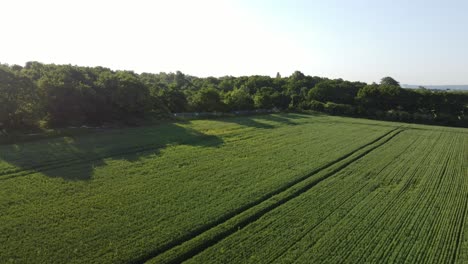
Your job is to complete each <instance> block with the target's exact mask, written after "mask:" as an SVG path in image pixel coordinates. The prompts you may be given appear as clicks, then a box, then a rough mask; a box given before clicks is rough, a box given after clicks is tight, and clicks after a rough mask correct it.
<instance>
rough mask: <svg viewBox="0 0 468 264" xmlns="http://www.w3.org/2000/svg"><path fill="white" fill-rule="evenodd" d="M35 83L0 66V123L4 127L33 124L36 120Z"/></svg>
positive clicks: (37, 116)
mask: <svg viewBox="0 0 468 264" xmlns="http://www.w3.org/2000/svg"><path fill="white" fill-rule="evenodd" d="M37 102H38V97H37V90H36V86H35V84H34V83H33V82H32V81H31V80H30V79H29V78H26V77H24V76H20V75H18V74H17V73H14V72H12V71H10V70H9V69H8V68H6V67H3V66H2V67H0V123H1V124H2V125H1V126H2V127H5V128H21V127H26V126H33V125H35V123H36V122H37V121H38V118H39V113H38V110H39V109H38V107H39V106H38V104H37Z"/></svg>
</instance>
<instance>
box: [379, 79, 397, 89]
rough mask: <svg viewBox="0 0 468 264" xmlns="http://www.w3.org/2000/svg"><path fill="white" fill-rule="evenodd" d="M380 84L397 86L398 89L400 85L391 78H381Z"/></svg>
mask: <svg viewBox="0 0 468 264" xmlns="http://www.w3.org/2000/svg"><path fill="white" fill-rule="evenodd" d="M380 84H381V85H393V86H398V87H400V83H399V82H397V81H396V80H395V79H393V78H392V77H389V76H387V77H383V78H382V80H380Z"/></svg>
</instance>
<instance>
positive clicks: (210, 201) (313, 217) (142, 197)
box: [0, 114, 468, 263]
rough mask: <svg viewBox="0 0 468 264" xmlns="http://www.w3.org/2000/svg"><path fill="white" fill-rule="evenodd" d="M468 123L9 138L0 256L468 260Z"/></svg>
mask: <svg viewBox="0 0 468 264" xmlns="http://www.w3.org/2000/svg"><path fill="white" fill-rule="evenodd" d="M467 146H468V130H466V129H456V128H442V127H434V126H421V125H409V124H401V123H391V122H380V121H369V120H364V119H353V118H343V117H334V116H328V115H302V114H273V115H263V116H254V117H234V118H222V119H215V120H192V121H179V122H172V123H165V124H161V125H157V126H146V127H138V128H127V129H120V130H109V131H106V130H102V131H96V132H94V133H92V134H87V135H81V136H76V137H59V138H51V139H44V140H38V141H33V142H25V143H19V144H9V145H2V146H0V183H1V185H0V212H1V213H0V223H1V225H0V262H1V263H7V262H12V263H15V262H57V263H63V262H72V263H128V262H132V263H143V262H150V263H178V262H183V261H187V262H189V263H227V262H232V263H245V262H251V263H266V262H280V263H285V262H287V263H288V262H294V261H297V262H300V263H318V262H329V263H337V262H347V263H362V262H423V263H454V262H458V263H464V262H466V261H468V224H466V222H467V221H468V217H466V214H468V211H467V203H468V179H467V176H468V152H467Z"/></svg>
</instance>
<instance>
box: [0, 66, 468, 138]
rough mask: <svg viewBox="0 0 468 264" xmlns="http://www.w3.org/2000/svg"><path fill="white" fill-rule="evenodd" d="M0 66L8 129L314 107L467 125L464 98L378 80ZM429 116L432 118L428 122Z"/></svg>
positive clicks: (1, 110) (0, 111)
mask: <svg viewBox="0 0 468 264" xmlns="http://www.w3.org/2000/svg"><path fill="white" fill-rule="evenodd" d="M0 68H1V69H2V78H3V79H0V85H1V87H2V88H1V89H4V91H5V92H3V94H1V95H0V97H1V96H3V99H0V100H3V107H0V119H1V120H0V122H1V123H2V126H3V127H6V128H7V129H11V128H15V127H16V128H21V127H26V126H31V125H34V124H39V123H44V122H45V123H47V125H48V126H52V127H58V126H82V125H93V126H94V125H102V124H104V123H106V124H107V123H112V122H117V123H121V122H124V123H129V121H130V123H135V122H133V121H132V120H138V119H140V120H143V119H145V118H148V117H154V116H155V114H157V115H158V116H167V115H168V114H169V113H171V112H172V113H177V112H187V111H197V112H225V111H246V110H247V111H249V110H252V109H254V108H256V109H273V108H276V109H291V110H307V109H315V110H317V111H326V112H330V113H333V114H337V115H339V114H343V115H349V114H350V113H351V112H352V113H353V115H357V114H358V115H360V116H364V117H371V118H381V119H392V120H393V119H394V118H396V117H395V115H393V114H388V113H393V112H395V111H397V112H398V111H400V112H401V111H404V112H406V113H407V114H408V115H406V116H405V118H400V117H398V118H397V119H396V120H400V121H402V120H405V121H406V122H424V123H436V124H444V125H454V126H468V123H467V122H466V120H467V118H466V113H467V111H468V106H467V104H466V102H467V101H468V93H467V92H447V91H431V90H427V89H424V88H421V89H418V90H409V89H402V88H400V86H399V83H398V82H397V81H395V80H394V79H392V78H391V77H385V78H383V79H382V82H381V84H380V85H377V84H371V85H366V84H365V83H361V82H349V81H344V80H342V79H335V80H330V79H327V78H321V77H316V76H314V77H312V76H308V75H305V74H303V73H302V72H300V71H295V72H294V73H293V74H292V75H291V76H289V77H286V78H283V77H281V75H279V74H277V76H276V77H275V78H272V77H270V76H260V75H253V76H242V77H232V76H224V77H220V78H215V77H207V78H197V77H194V76H190V75H187V74H184V73H182V72H180V71H177V72H175V73H163V72H162V73H158V74H153V73H142V74H136V73H134V72H131V71H112V70H110V69H107V68H103V67H79V66H72V65H55V64H42V63H39V62H28V63H26V65H25V66H24V67H22V66H19V65H12V66H8V65H0ZM7 97H8V98H7ZM10 98H11V99H10ZM311 101H318V102H322V103H323V104H326V103H327V102H331V103H333V104H339V105H351V106H352V108H353V109H341V110H340V109H337V108H336V107H335V106H333V105H330V107H329V109H326V108H325V105H324V106H323V108H322V107H321V106H317V104H316V103H312V104H311V103H310V102H311ZM314 104H315V106H317V107H315V106H314ZM331 108H333V109H331ZM341 108H342V107H341ZM348 108H349V107H348ZM389 111H390V112H389ZM428 115H432V118H427V116H428ZM422 116H424V118H422Z"/></svg>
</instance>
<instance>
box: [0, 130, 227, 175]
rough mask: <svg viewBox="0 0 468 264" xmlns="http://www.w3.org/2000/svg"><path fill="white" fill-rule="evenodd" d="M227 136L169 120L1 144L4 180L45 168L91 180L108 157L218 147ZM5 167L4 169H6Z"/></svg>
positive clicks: (48, 172)
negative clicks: (171, 148)
mask: <svg viewBox="0 0 468 264" xmlns="http://www.w3.org/2000/svg"><path fill="white" fill-rule="evenodd" d="M221 144H223V140H222V139H221V138H219V137H217V136H213V135H207V134H203V133H201V132H199V131H197V130H194V129H191V128H187V127H184V126H181V125H180V124H177V123H167V124H163V125H159V126H152V127H142V128H126V129H121V130H109V131H104V130H103V131H101V132H96V133H94V134H89V135H84V136H77V137H74V138H73V137H71V138H56V139H49V140H40V141H36V142H29V143H23V144H13V145H4V146H0V160H3V161H4V162H6V163H8V164H9V165H11V166H8V168H4V167H5V166H3V167H0V181H2V180H6V179H11V178H16V177H25V176H27V175H30V174H33V173H36V172H41V173H43V174H44V175H47V176H49V177H60V178H63V179H65V180H70V181H79V180H90V179H91V178H92V175H93V172H94V169H95V168H96V167H100V166H105V165H106V160H108V159H111V160H126V161H130V162H134V161H138V160H140V159H141V158H143V157H146V156H149V155H158V154H159V153H160V151H161V150H162V149H164V148H165V147H167V146H170V145H191V146H200V147H217V146H219V145H221ZM2 168H3V169H2Z"/></svg>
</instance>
